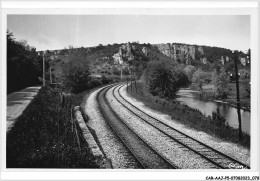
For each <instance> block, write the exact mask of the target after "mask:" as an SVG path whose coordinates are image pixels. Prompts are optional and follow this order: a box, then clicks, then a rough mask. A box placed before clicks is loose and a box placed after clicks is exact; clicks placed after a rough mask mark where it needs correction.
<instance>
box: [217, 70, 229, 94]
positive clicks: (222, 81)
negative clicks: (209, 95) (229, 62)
mask: <svg viewBox="0 0 260 181" xmlns="http://www.w3.org/2000/svg"><path fill="white" fill-rule="evenodd" d="M215 84H216V88H217V91H216V94H217V97H218V98H221V99H225V98H227V96H228V95H229V92H230V89H229V86H228V84H229V75H228V74H227V73H226V71H225V69H224V68H222V69H221V71H220V74H219V75H218V76H217V77H216V82H215Z"/></svg>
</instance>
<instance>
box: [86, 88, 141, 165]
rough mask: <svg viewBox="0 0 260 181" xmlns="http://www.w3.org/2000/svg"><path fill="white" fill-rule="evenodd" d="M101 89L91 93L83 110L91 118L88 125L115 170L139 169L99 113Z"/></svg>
mask: <svg viewBox="0 0 260 181" xmlns="http://www.w3.org/2000/svg"><path fill="white" fill-rule="evenodd" d="M101 89H102V88H100V89H98V90H96V91H94V92H93V93H91V94H90V96H89V97H88V99H87V103H86V105H85V108H84V110H83V111H85V113H86V114H87V115H88V117H89V120H88V122H87V124H88V126H89V127H91V128H92V129H93V130H95V132H96V136H97V138H98V140H99V143H100V145H101V147H102V149H103V151H104V154H105V156H106V157H107V158H108V159H111V162H112V166H113V168H116V169H117V168H139V167H138V164H137V163H136V161H135V160H134V158H133V156H132V155H131V153H130V152H129V151H128V150H127V148H126V147H125V145H123V143H122V142H121V141H120V139H119V138H118V137H117V135H115V133H114V132H113V131H112V130H111V128H110V127H109V125H108V124H107V123H106V121H105V120H104V119H103V117H102V114H101V112H100V111H99V107H98V103H97V101H96V97H97V94H98V93H99V91H101Z"/></svg>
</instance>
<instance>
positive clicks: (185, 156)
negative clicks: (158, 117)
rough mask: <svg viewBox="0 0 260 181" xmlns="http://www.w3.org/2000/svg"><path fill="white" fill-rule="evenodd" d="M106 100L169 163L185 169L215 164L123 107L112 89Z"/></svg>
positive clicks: (202, 167) (208, 166)
mask: <svg viewBox="0 0 260 181" xmlns="http://www.w3.org/2000/svg"><path fill="white" fill-rule="evenodd" d="M106 97H107V100H108V102H109V103H110V104H111V107H112V108H113V109H114V110H115V111H116V113H117V114H118V116H119V117H120V118H121V119H123V120H124V121H125V122H126V123H127V124H128V125H129V126H130V127H132V129H133V130H134V131H135V132H136V133H137V134H139V136H141V137H142V138H143V139H144V140H145V141H146V142H147V143H148V144H150V146H152V147H153V148H154V149H156V151H158V152H160V153H161V154H162V155H164V157H165V158H166V159H167V160H168V161H170V162H171V163H173V164H175V165H177V166H178V167H179V168H185V169H211V168H216V167H215V165H213V164H212V163H209V162H208V161H206V160H205V159H202V158H201V157H200V156H199V155H197V154H195V153H193V152H192V151H190V150H188V149H187V148H184V147H183V146H181V145H180V144H179V143H177V142H175V141H173V140H172V139H170V138H169V137H168V136H166V135H165V134H163V133H161V132H159V131H158V130H157V129H155V128H153V127H152V126H151V125H149V124H147V123H145V122H144V121H143V120H142V119H140V118H139V117H137V116H135V115H134V114H133V113H131V112H130V111H129V110H127V109H126V108H124V107H123V106H122V105H121V104H120V103H119V102H117V100H116V99H115V98H114V97H113V94H112V89H110V90H108V92H107V95H106Z"/></svg>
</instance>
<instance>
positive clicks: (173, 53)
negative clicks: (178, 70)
mask: <svg viewBox="0 0 260 181" xmlns="http://www.w3.org/2000/svg"><path fill="white" fill-rule="evenodd" d="M154 46H156V47H158V49H159V50H160V51H161V52H162V53H163V54H165V55H167V56H168V57H170V58H171V59H173V60H175V61H178V62H180V63H183V64H187V65H190V64H191V63H192V61H195V59H196V47H195V46H192V45H185V44H174V43H172V44H171V43H167V44H154ZM197 54H199V55H200V57H201V59H200V60H201V63H204V64H207V59H205V57H204V50H203V48H202V47H198V48H197Z"/></svg>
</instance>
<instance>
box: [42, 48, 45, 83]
mask: <svg viewBox="0 0 260 181" xmlns="http://www.w3.org/2000/svg"><path fill="white" fill-rule="evenodd" d="M44 55H45V52H43V58H42V79H43V80H42V82H43V86H45V61H44Z"/></svg>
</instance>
